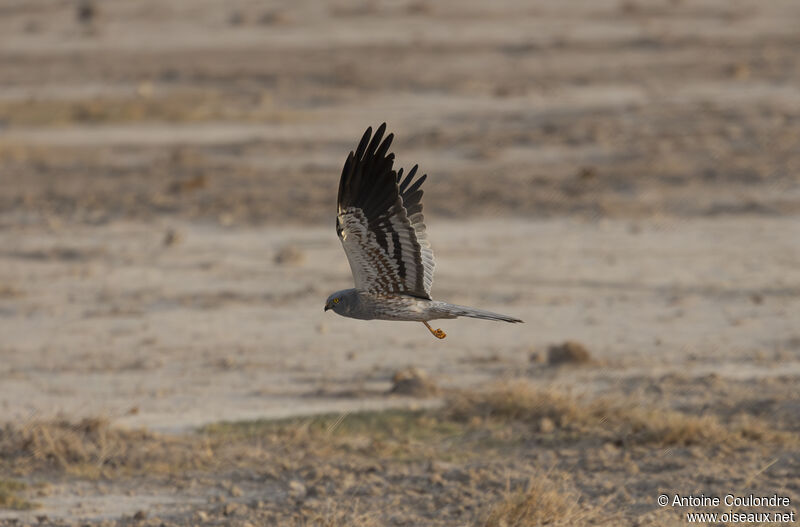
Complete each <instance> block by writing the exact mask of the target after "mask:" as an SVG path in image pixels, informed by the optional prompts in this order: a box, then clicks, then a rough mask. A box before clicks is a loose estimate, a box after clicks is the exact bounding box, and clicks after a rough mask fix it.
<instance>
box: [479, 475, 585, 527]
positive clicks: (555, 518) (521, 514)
mask: <svg viewBox="0 0 800 527" xmlns="http://www.w3.org/2000/svg"><path fill="white" fill-rule="evenodd" d="M587 512H588V511H587V510H585V509H584V508H583V507H582V506H580V505H579V503H578V498H577V497H576V494H575V493H572V492H569V491H566V490H565V489H564V488H562V487H561V486H559V485H556V484H555V483H553V482H552V481H551V480H550V479H549V478H547V477H542V478H537V479H536V480H533V479H532V480H531V481H530V482H529V483H528V486H527V488H525V489H520V490H518V491H516V492H507V493H506V496H505V497H504V498H503V499H502V500H500V501H499V502H497V503H495V504H494V505H492V507H491V508H490V509H489V513H488V514H487V515H486V517H485V519H484V520H483V521H482V522H480V525H483V527H537V526H540V525H579V524H580V523H581V522H580V520H582V519H585V516H586V514H587Z"/></svg>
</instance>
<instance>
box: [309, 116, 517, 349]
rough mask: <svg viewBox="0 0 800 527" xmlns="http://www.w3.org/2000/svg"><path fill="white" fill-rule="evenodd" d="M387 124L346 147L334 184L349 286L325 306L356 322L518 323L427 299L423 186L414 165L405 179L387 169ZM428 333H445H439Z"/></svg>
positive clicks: (429, 263) (429, 268)
mask: <svg viewBox="0 0 800 527" xmlns="http://www.w3.org/2000/svg"><path fill="white" fill-rule="evenodd" d="M385 131H386V123H384V124H382V125H381V126H380V127H378V129H377V130H376V131H375V135H374V136H373V135H372V128H367V131H366V132H365V133H364V136H363V137H362V138H361V142H360V143H359V145H358V148H357V149H356V150H355V152H352V151H351V152H350V154H349V155H348V156H347V160H346V161H345V164H344V168H343V170H342V177H341V179H340V181H339V195H338V212H337V216H336V232H337V234H338V235H339V239H340V240H341V242H342V246H343V247H344V251H345V254H346V255H347V260H348V261H349V263H350V269H351V271H352V273H353V279H354V281H355V288H353V289H345V290H343V291H337V292H336V293H333V294H332V295H331V296H329V297H328V300H327V301H326V302H325V311H327V310H328V309H332V310H333V311H334V312H335V313H337V314H339V315H342V316H345V317H350V318H357V319H361V320H373V319H380V320H408V321H417V322H424V323H426V324H425V325H426V326H427V321H429V320H434V319H440V318H456V317H472V318H481V319H485V320H500V321H504V322H522V320H520V319H518V318H514V317H510V316H507V315H501V314H499V313H492V312H491V311H485V310H482V309H476V308H472V307H465V306H458V305H454V304H448V303H447V302H440V301H438V300H433V299H432V298H431V286H432V285H433V271H434V267H435V262H434V259H433V251H432V250H431V248H430V243H429V242H428V238H427V235H426V232H425V223H424V217H423V215H422V201H421V199H422V193H423V191H422V189H421V186H422V183H423V182H424V181H425V179H426V178H427V175H422V176H421V177H418V178H416V179H415V176H416V174H417V166H416V165H415V166H414V167H413V168H412V169H411V170H410V171H409V172H408V174H407V175H406V176H405V177H403V169H402V168H401V169H400V170H398V171H397V172H395V171H394V170H393V169H392V165H393V163H394V154H392V153H389V147H390V146H391V143H392V139H393V135H392V134H389V135H387V136H386V138H385V139H383V134H384V132H385ZM428 329H430V330H431V332H432V333H433V334H434V335H435V336H437V337H439V338H444V332H442V331H441V330H436V331H434V330H433V329H431V328H430V326H428Z"/></svg>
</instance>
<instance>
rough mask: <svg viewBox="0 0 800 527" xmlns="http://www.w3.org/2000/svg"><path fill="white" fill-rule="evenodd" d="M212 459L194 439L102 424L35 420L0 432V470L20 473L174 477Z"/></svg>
mask: <svg viewBox="0 0 800 527" xmlns="http://www.w3.org/2000/svg"><path fill="white" fill-rule="evenodd" d="M204 447H205V448H204ZM212 456H213V453H212V451H211V449H210V448H209V447H208V446H207V445H203V444H198V442H197V441H196V440H195V441H191V440H189V439H184V438H179V437H164V436H160V435H157V434H153V433H151V432H147V431H144V430H126V429H121V428H115V427H111V426H109V423H108V421H106V420H105V419H84V420H82V421H80V422H78V423H69V422H67V421H35V422H31V423H28V424H27V425H25V426H22V427H18V426H13V425H11V424H7V425H5V426H4V427H2V428H0V468H2V469H5V470H8V471H14V472H16V473H21V474H25V473H30V472H34V471H57V472H63V473H66V474H69V475H74V476H79V477H84V478H98V477H102V476H108V475H110V474H119V473H130V474H138V473H172V472H175V471H177V470H182V469H186V468H193V467H200V466H203V465H204V464H206V463H207V462H208V461H209V460H210V459H211V457H212Z"/></svg>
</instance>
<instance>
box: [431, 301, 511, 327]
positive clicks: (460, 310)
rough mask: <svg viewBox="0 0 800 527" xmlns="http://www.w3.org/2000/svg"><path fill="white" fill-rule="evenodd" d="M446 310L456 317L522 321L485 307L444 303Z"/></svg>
mask: <svg viewBox="0 0 800 527" xmlns="http://www.w3.org/2000/svg"><path fill="white" fill-rule="evenodd" d="M445 306H446V308H447V311H448V313H449V314H451V315H453V316H456V317H472V318H482V319H484V320H500V321H502V322H510V323H512V324H516V323H518V322H524V321H523V320H520V319H518V318H514V317H510V316H508V315H501V314H500V313H494V312H492V311H486V310H485V309H477V308H474V307H467V306H457V305H455V304H445Z"/></svg>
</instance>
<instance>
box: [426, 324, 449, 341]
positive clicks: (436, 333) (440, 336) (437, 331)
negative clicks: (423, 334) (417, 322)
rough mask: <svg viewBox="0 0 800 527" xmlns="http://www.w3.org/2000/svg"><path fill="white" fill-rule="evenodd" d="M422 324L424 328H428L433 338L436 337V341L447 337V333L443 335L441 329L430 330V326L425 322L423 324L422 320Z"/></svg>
mask: <svg viewBox="0 0 800 527" xmlns="http://www.w3.org/2000/svg"><path fill="white" fill-rule="evenodd" d="M422 323H423V324H425V327H426V328H428V331H430V332H431V335H433V336H434V337H436V338H437V339H443V338H445V337H446V336H447V333H445V332H444V331H442V330H441V329H439V328H436V329H433V328H432V327H430V326H429V325H428V323H427V322H425V321H424V320H423V321H422Z"/></svg>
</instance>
